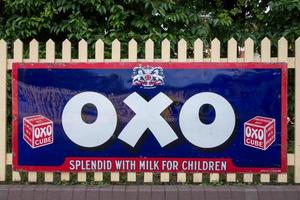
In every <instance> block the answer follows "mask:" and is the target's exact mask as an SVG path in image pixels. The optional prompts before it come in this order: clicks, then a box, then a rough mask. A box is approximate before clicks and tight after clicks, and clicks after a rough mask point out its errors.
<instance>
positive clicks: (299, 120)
mask: <svg viewBox="0 0 300 200" xmlns="http://www.w3.org/2000/svg"><path fill="white" fill-rule="evenodd" d="M137 45H138V44H137V42H136V41H135V40H133V39H132V40H130V41H129V43H128V58H127V59H121V43H120V42H119V41H118V40H117V39H116V40H114V41H113V42H112V54H111V59H106V58H105V57H104V43H103V41H102V40H98V41H97V42H96V43H95V57H94V58H93V59H89V58H88V44H87V42H86V41H85V40H81V41H80V42H79V43H78V58H77V59H72V55H71V43H70V41H68V40H65V41H64V42H63V43H62V58H61V59H56V58H55V43H54V42H53V41H52V40H48V41H47V43H46V58H45V59H40V58H39V43H38V42H37V41H36V40H32V41H31V42H30V44H29V58H28V59H24V57H23V43H22V41H20V40H16V41H15V42H14V44H13V58H8V57H7V55H8V53H7V43H6V42H5V41H4V40H0V181H6V180H7V177H8V175H7V173H8V170H7V169H8V166H9V165H12V153H8V152H6V149H7V143H8V139H7V88H6V87H7V86H6V82H7V72H10V71H11V69H12V63H13V62H25V63H26V62H37V63H38V62H39V63H45V62H47V63H49V62H50V63H55V62H57V63H62V62H112V61H114V62H135V61H141V62H143V61H151V62H267V63H268V62H285V63H288V68H294V69H295V133H294V134H295V135H294V140H295V141H294V153H292V154H288V156H287V157H288V160H287V162H288V166H293V167H294V168H293V172H292V174H293V180H294V182H295V183H300V38H298V39H297V40H296V41H295V56H294V57H288V42H287V40H286V39H285V38H281V39H280V40H279V41H278V54H277V57H271V41H270V40H269V39H268V38H264V39H263V40H262V41H261V53H260V55H258V56H257V55H256V54H255V52H254V41H253V40H252V39H250V38H249V39H247V40H246V41H245V43H244V49H245V52H244V57H243V58H239V57H238V55H237V50H238V44H237V41H236V40H235V39H233V38H232V39H230V40H229V41H228V45H227V50H228V51H227V58H221V57H220V48H221V47H220V41H219V40H218V39H214V40H212V42H211V49H210V52H211V53H210V58H206V57H204V55H203V49H204V47H203V42H202V41H201V40H200V39H197V40H195V42H194V47H193V49H194V58H192V59H190V58H187V42H186V41H185V40H183V39H181V40H180V41H179V42H178V52H177V56H178V57H177V59H171V56H170V52H171V51H170V41H169V40H167V39H165V40H163V41H162V43H161V58H159V59H156V58H154V42H153V41H152V40H147V41H146V42H145V58H144V59H139V58H138V54H137ZM298 114H299V116H298ZM291 169H292V168H289V170H291ZM93 176H94V181H96V182H97V181H103V173H102V172H95V173H93ZM276 176H277V182H280V183H287V182H288V176H287V174H286V173H284V174H278V175H276ZM27 177H28V182H37V172H28V174H27ZM203 177H204V176H203V174H202V173H194V174H192V179H193V180H192V181H193V182H195V183H200V182H202V181H203ZM143 178H144V182H153V180H154V174H153V173H151V172H146V173H144V174H143ZM60 179H61V180H62V181H70V173H66V172H64V173H60ZM209 179H210V182H218V181H220V174H218V173H211V174H209ZM20 180H21V176H20V173H19V172H16V171H12V181H20ZM86 180H87V173H86V172H79V173H77V181H78V182H85V181H86ZM110 180H111V181H112V182H119V181H120V173H118V172H111V173H110ZM136 180H137V175H136V173H133V172H129V173H127V181H128V182H135V181H136ZM53 181H54V176H53V173H52V172H45V173H44V182H53ZM169 181H170V174H169V173H166V172H164V173H160V182H169ZM186 181H187V174H186V173H177V182H186ZM226 181H227V182H236V181H237V174H234V173H228V174H226ZM253 181H254V177H253V174H251V173H245V174H243V182H247V183H250V182H253ZM270 181H271V180H270V174H261V175H260V182H262V183H268V182H270Z"/></svg>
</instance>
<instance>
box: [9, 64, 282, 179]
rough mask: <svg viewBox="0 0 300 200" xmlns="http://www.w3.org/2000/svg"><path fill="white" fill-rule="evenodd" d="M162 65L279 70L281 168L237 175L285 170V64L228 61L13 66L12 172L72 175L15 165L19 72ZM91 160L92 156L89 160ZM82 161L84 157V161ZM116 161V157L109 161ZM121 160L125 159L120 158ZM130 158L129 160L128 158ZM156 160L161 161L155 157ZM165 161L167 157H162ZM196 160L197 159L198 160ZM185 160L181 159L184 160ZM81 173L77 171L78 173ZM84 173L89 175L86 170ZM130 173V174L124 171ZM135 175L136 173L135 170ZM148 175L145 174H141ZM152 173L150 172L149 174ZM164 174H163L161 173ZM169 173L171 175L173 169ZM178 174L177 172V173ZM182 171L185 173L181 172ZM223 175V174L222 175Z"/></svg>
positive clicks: (188, 67) (249, 171) (251, 168)
mask: <svg viewBox="0 0 300 200" xmlns="http://www.w3.org/2000/svg"><path fill="white" fill-rule="evenodd" d="M138 64H142V65H161V66H163V68H164V69H183V68H184V69H281V72H282V74H281V167H280V168H261V167H258V168H257V167H250V168H249V167H248V168H246V167H243V168H239V169H238V170H237V171H235V170H234V168H233V171H226V172H237V173H246V172H247V173H266V172H268V173H283V172H286V171H287V120H286V119H287V71H288V70H287V64H286V63H257V62H245V63H231V62H226V63H225V62H224V63H221V62H217V63H212V62H168V63H166V62H123V63H120V62H97V63H96V62H95V63H90V62H87V63H13V69H12V97H13V100H12V115H13V120H12V144H13V170H18V171H37V172H46V171H49V172H57V171H61V172H75V171H76V170H74V171H70V170H66V169H62V168H61V166H57V167H56V166H23V165H19V162H18V153H19V151H18V82H17V80H18V69H132V66H137V65H138ZM88 158H92V157H88ZM83 159H84V158H83ZM110 159H118V158H110ZM121 159H126V158H125V157H122V158H121ZM127 159H132V158H127ZM157 159H164V158H162V157H158V158H157ZM165 159H168V158H165ZM198 159H199V158H198ZM183 160H184V159H183ZM79 171H80V170H79ZM113 171H117V170H109V171H106V170H102V172H113ZM87 172H89V171H88V170H87ZM126 172H130V171H126ZM134 172H139V171H138V170H135V171H134ZM143 172H147V171H143ZM150 172H151V171H150ZM161 172H163V171H161ZM170 172H173V171H172V170H171V171H170ZM176 172H179V171H176ZM181 172H184V171H181ZM195 172H203V173H207V172H216V171H195ZM222 173H223V172H222Z"/></svg>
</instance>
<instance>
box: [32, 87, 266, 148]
mask: <svg viewBox="0 0 300 200" xmlns="http://www.w3.org/2000/svg"><path fill="white" fill-rule="evenodd" d="M124 103H125V104H127V105H128V106H129V107H130V108H131V109H132V110H133V111H134V112H135V114H136V115H135V116H134V117H133V118H132V119H131V120H130V121H129V122H128V124H127V125H126V126H125V128H124V129H123V130H122V131H121V133H120V134H119V136H118V138H119V139H120V140H122V141H124V142H126V143H128V144H129V145H130V146H132V147H134V146H135V145H136V144H137V142H138V140H139V139H140V138H141V137H142V135H143V133H144V132H145V130H147V129H148V128H149V129H150V131H151V132H152V134H153V135H154V136H155V138H156V139H157V141H158V143H159V144H160V146H161V147H164V146H166V145H167V144H169V143H171V142H173V141H174V140H176V139H177V138H178V137H177V135H176V134H175V132H174V131H173V129H172V128H171V127H170V125H169V124H168V123H167V122H166V121H165V119H164V118H163V117H162V116H161V115H160V114H161V112H162V111H164V110H165V109H166V108H167V107H168V106H169V105H171V103H172V100H171V99H170V98H169V97H168V96H167V95H165V94H164V93H162V92H161V93H159V94H157V95H156V96H155V97H153V98H152V99H151V100H150V101H149V102H148V101H146V100H145V99H144V98H143V97H141V96H140V95H139V94H137V93H136V92H134V93H132V94H130V95H129V96H128V97H127V98H126V99H125V100H124ZM85 104H93V105H94V106H95V107H96V108H97V111H98V116H97V119H96V121H95V122H93V123H91V124H87V123H85V122H84V121H83V120H82V118H81V110H82V107H83V106H84V105H85ZM204 104H210V105H211V106H213V108H214V109H215V113H216V116H215V119H214V121H213V122H212V123H210V124H204V123H202V122H201V120H200V118H199V109H200V108H201V106H203V105H204ZM62 126H63V129H64V131H65V133H66V135H67V136H68V138H69V139H70V140H72V141H73V142H74V143H76V144H78V145H80V146H83V147H96V146H100V145H102V144H104V143H105V142H107V141H108V140H109V139H110V138H111V136H112V135H113V134H114V132H115V129H116V126H117V113H116V110H115V108H114V106H113V104H112V103H111V102H110V101H109V99H108V98H106V97H105V96H104V95H102V94H99V93H96V92H83V93H80V94H77V95H75V96H74V97H73V98H72V99H70V100H69V101H68V103H67V104H66V106H65V108H64V110H63V113H62ZM179 126H180V129H181V131H182V133H183V135H184V137H185V138H186V139H187V140H188V141H189V142H190V143H192V144H193V145H195V146H197V147H201V148H215V147H217V146H219V145H221V144H223V143H224V142H225V141H226V140H227V139H228V138H229V137H230V136H231V135H232V133H233V129H234V127H235V114H234V111H233V108H232V106H231V105H230V103H229V102H228V101H227V100H226V99H225V98H224V97H222V96H220V95H218V94H216V93H212V92H202V93H198V94H195V95H194V96H192V97H190V98H189V99H188V100H187V101H186V102H185V103H184V104H183V106H182V109H181V111H180V114H179ZM256 132H257V131H253V134H252V135H251V136H252V137H253V136H254V135H256V137H259V138H260V137H262V134H261V133H260V131H258V136H257V133H256ZM261 132H262V131H261ZM43 133H45V132H44V130H43ZM251 133H252V132H251V130H247V132H246V134H251ZM37 134H39V133H37Z"/></svg>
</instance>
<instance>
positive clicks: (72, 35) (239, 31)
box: [0, 0, 300, 43]
mask: <svg viewBox="0 0 300 200" xmlns="http://www.w3.org/2000/svg"><path fill="white" fill-rule="evenodd" d="M299 18H300V1H299V0H276V1H270V0H264V1H261V0H254V1H247V0H233V1H220V0H212V1H205V0H186V1H181V0H154V1H151V0H146V1H145V0H123V1H115V0H105V1H104V0H81V1H75V0H72V1H70V0H49V1H42V0H5V1H1V2H0V38H4V39H6V40H8V41H13V40H15V39H17V38H20V39H22V40H31V39H32V38H36V39H37V40H39V41H45V40H46V39H48V38H52V39H54V40H55V41H62V40H63V39H65V38H68V39H70V40H71V41H78V40H79V39H81V38H84V39H86V40H88V42H89V43H92V42H94V41H95V40H97V39H99V38H105V41H106V42H111V41H112V40H113V39H115V38H118V39H119V40H121V41H126V42H127V41H129V40H130V39H131V38H135V39H136V40H138V41H145V40H146V39H148V38H151V39H153V40H155V41H160V40H162V39H163V38H166V37H167V38H169V39H171V40H174V41H177V40H179V39H180V38H185V39H186V40H187V41H189V42H190V43H191V42H192V41H193V40H195V38H198V37H199V38H202V39H203V40H205V41H210V40H212V39H213V38H214V37H218V38H219V39H220V40H221V41H226V40H228V39H229V38H230V37H235V38H236V39H237V40H239V41H243V40H244V39H245V38H247V37H249V36H251V37H252V38H253V39H255V40H257V41H258V40H260V39H261V38H263V37H265V36H268V37H270V38H272V39H274V40H275V39H276V40H277V39H278V38H279V37H281V36H285V37H287V38H288V39H289V40H295V38H296V37H298V36H299V35H300V23H299Z"/></svg>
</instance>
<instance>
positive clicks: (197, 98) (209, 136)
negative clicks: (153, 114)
mask: <svg viewBox="0 0 300 200" xmlns="http://www.w3.org/2000/svg"><path fill="white" fill-rule="evenodd" d="M204 104H210V105H212V106H213V107H214V109H215V120H214V121H213V122H212V123H211V124H204V123H202V122H201V121H200V119H199V109H200V108H201V106H202V105H204ZM179 125H180V128H181V131H182V133H183V135H184V137H185V138H186V139H187V140H188V141H189V142H191V143H192V144H194V145H195V146H198V147H201V148H214V147H217V146H219V145H221V144H223V143H224V142H225V141H226V140H227V139H228V138H229V137H230V136H231V135H232V132H233V130H234V126H235V114H234V111H233V108H232V106H231V105H230V103H229V102H228V101H227V100H226V99H225V98H224V97H222V96H220V95H218V94H216V93H213V92H202V93H198V94H195V95H194V96H192V97H190V98H189V99H188V100H187V101H186V102H185V104H184V105H183V106H182V108H181V111H180V115H179Z"/></svg>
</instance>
